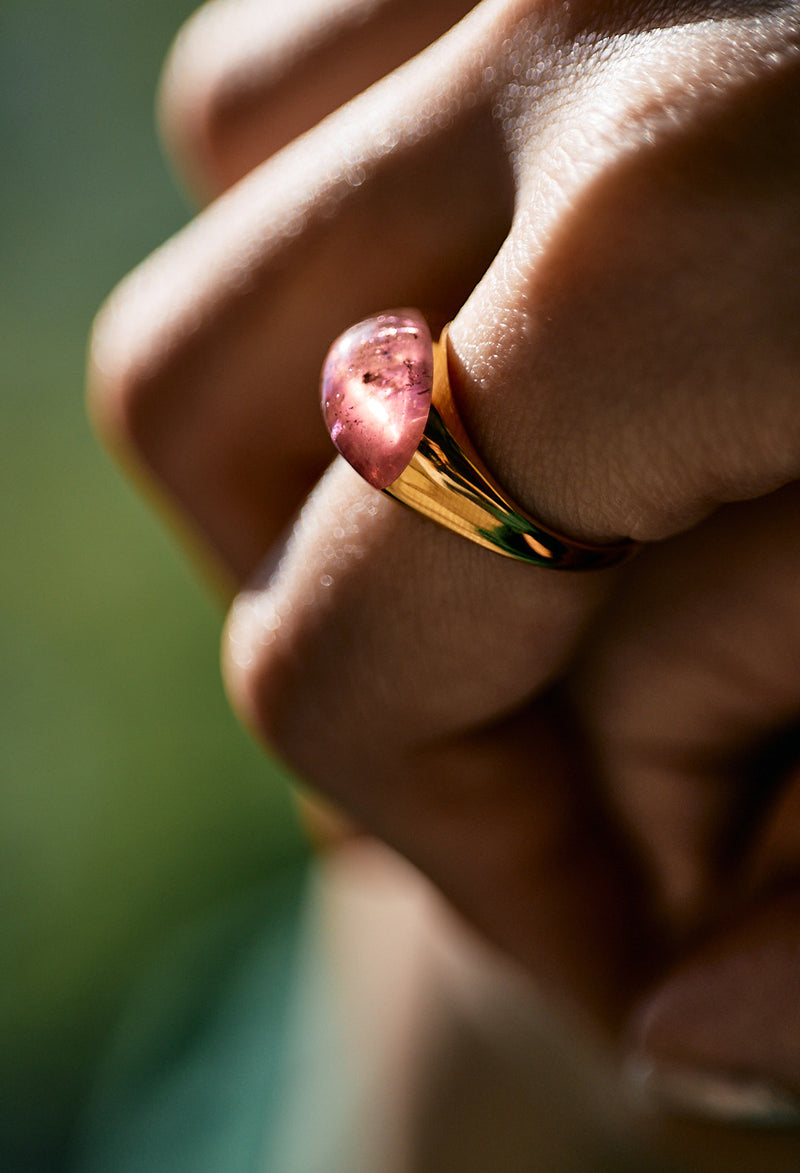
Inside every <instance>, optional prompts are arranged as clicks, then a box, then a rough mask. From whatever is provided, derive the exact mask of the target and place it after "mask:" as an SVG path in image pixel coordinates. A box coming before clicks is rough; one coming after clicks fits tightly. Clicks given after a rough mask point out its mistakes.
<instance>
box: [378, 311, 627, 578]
mask: <svg viewBox="0 0 800 1173" xmlns="http://www.w3.org/2000/svg"><path fill="white" fill-rule="evenodd" d="M433 349H434V376H433V397H432V405H431V410H430V415H429V416H428V422H427V423H426V425H425V433H424V435H423V437H422V440H421V441H420V445H419V447H418V448H417V450H416V452H415V453H414V455H413V457H412V458H411V462H410V463H409V464H408V465H407V467H406V468H405V469H404V470H403V472H402V473H401V474H400V476H399V477H398V478H397V479H396V480H395V481H393V482H392V483H391V485H389V486H388V487H387V488H386V489H385V490H384V492H385V493H388V495H389V496H390V497H394V499H395V500H396V501H400V502H401V504H403V505H407V506H408V507H409V509H413V510H414V511H415V512H416V513H421V514H423V516H425V517H428V518H430V519H431V520H432V521H435V522H437V523H438V524H439V525H443V526H444V527H445V528H446V529H450V530H452V531H453V532H454V533H457V534H460V535H461V537H464V538H469V539H470V541H472V542H477V544H478V545H479V546H485V547H486V548H487V549H489V550H495V551H496V552H497V553H499V554H504V555H505V556H506V557H508V558H516V559H518V560H519V561H521V562H529V563H531V564H533V565H534V566H546V567H549V568H550V569H552V570H601V569H603V568H605V567H608V566H617V565H618V564H619V563H620V562H623V561H624V560H625V559H626V558H629V557H630V556H631V554H632V553H634V551H635V550H636V549H637V548H638V545H637V543H636V542H632V541H623V542H618V543H616V544H614V545H610V544H609V545H591V544H589V543H586V542H576V541H573V540H572V538H566V537H564V536H563V535H560V534H556V533H554V532H553V531H552V530H549V529H547V528H546V527H545V526H543V525H542V524H541V523H540V522H538V521H536V520H534V518H532V517H531V516H530V515H529V514H527V513H525V512H524V511H523V510H522V509H520V508H519V507H518V506H516V505H514V503H513V502H512V501H511V500H510V499H509V497H507V496H506V494H505V493H504V492H503V490H502V489H501V488H500V487H499V486H498V485H497V483H496V482H495V481H494V479H493V478H492V476H491V474H490V473H489V472H488V471H487V470H486V469H485V468H484V466H483V463H482V462H481V460H480V458H479V457H478V455H477V453H476V452H475V450H474V449H473V447H472V445H471V444H470V442H469V439H468V437H467V434H466V432H465V430H464V426H463V424H462V423H461V420H460V419H459V416H458V412H457V411H456V407H455V404H454V402H453V397H452V393H451V390H450V379H449V375H448V367H447V327H445V329H444V331H443V332H442V336H441V338H440V339H439V342H438V345H437V344H435V345H434V348H433Z"/></svg>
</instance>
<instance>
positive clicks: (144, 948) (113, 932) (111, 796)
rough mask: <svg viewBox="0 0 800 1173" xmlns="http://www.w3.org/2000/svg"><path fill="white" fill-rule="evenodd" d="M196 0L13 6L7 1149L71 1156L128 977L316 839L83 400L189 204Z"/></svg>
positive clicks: (6, 372) (2, 970) (1, 583)
mask: <svg viewBox="0 0 800 1173" xmlns="http://www.w3.org/2000/svg"><path fill="white" fill-rule="evenodd" d="M193 7H194V5H193V4H192V3H191V2H190V0H72V2H71V3H69V4H67V3H66V2H64V0H2V2H0V63H1V64H0V144H1V149H2V155H1V156H0V158H1V160H2V172H1V173H0V175H1V178H0V258H2V259H1V262H0V354H2V377H3V389H2V399H0V403H1V404H2V410H1V412H0V453H1V454H2V455H1V458H0V541H1V543H2V545H1V546H0V550H2V573H1V574H0V615H2V624H0V645H1V646H2V651H1V652H0V665H2V674H1V675H0V786H2V792H1V795H2V797H1V799H0V811H1V812H2V819H1V821H0V834H1V835H2V854H0V869H1V872H0V874H1V875H2V881H0V901H1V902H2V904H1V908H0V915H1V917H2V919H1V920H0V925H2V937H0V941H2V966H1V967H0V1039H2V1048H1V1049H0V1064H2V1069H1V1070H0V1168H2V1169H4V1170H12V1169H17V1168H19V1169H25V1170H33V1169H37V1168H43V1169H48V1170H50V1169H56V1168H58V1167H59V1161H60V1155H61V1154H62V1153H63V1152H64V1151H66V1140H67V1136H68V1133H69V1128H70V1124H71V1121H72V1119H73V1117H74V1114H75V1111H76V1108H77V1107H78V1106H79V1104H80V1102H81V1099H82V1097H83V1096H84V1094H85V1089H86V1087H87V1084H88V1081H89V1080H90V1078H91V1072H92V1068H93V1064H94V1062H95V1060H96V1057H97V1055H98V1054H99V1053H100V1051H101V1050H102V1048H103V1046H104V1044H105V1041H106V1038H107V1035H108V1031H109V1028H110V1025H111V1024H112V1023H113V1022H114V1020H115V1017H116V1016H117V1015H118V1013H119V1009H120V1006H121V1005H122V1004H123V1002H124V999H125V996H126V994H127V992H128V989H129V987H130V985H131V982H132V980H133V978H134V976H135V975H136V973H137V972H138V970H139V969H140V968H141V966H142V964H143V963H144V961H145V959H146V958H147V957H148V956H149V955H150V954H152V953H153V952H154V951H157V949H158V947H159V945H160V943H162V942H163V941H164V940H165V939H166V938H167V937H168V936H169V934H170V933H171V932H172V931H173V930H174V928H175V927H176V926H177V925H179V924H180V923H182V922H183V921H185V920H186V919H187V918H190V917H191V916H192V915H193V913H196V912H197V911H198V910H201V909H203V908H210V907H212V906H213V905H214V904H215V903H219V902H221V901H224V900H225V899H227V898H228V897H230V896H231V895H232V894H234V893H235V892H237V891H240V890H243V889H244V888H246V887H247V886H248V885H250V884H253V883H256V882H258V881H259V880H260V879H261V878H263V877H264V875H265V874H267V873H268V872H269V870H270V869H271V868H274V867H276V866H278V865H279V864H280V863H282V862H283V861H285V860H286V859H287V858H289V857H293V856H296V855H297V854H298V853H299V852H301V850H302V847H301V843H300V837H299V833H298V831H297V827H296V824H295V821H294V818H293V814H292V810H291V806H290V802H289V799H288V797H287V793H286V788H285V786H284V784H283V782H282V781H281V780H280V779H279V778H278V777H277V775H276V772H275V771H274V770H273V769H271V768H270V766H269V764H268V763H267V762H266V761H265V760H264V759H263V758H262V757H261V755H260V754H259V752H258V751H257V750H256V749H255V748H254V747H253V746H251V745H250V743H249V742H248V740H247V738H246V737H245V735H244V734H243V733H241V732H240V731H239V729H238V728H237V727H236V726H235V724H234V722H233V719H232V718H231V716H230V715H229V713H228V709H227V706H226V703H225V700H224V698H223V695H222V691H221V687H220V684H219V680H218V671H217V644H218V634H219V626H220V615H219V613H218V612H217V610H216V608H215V606H214V604H213V603H212V602H211V601H210V599H209V598H207V597H206V595H205V593H204V591H203V590H202V588H201V587H200V586H199V585H197V584H196V583H195V582H194V580H193V577H192V574H191V572H190V570H189V568H188V567H187V566H186V565H185V564H184V562H183V561H182V559H181V557H180V555H179V554H178V553H177V552H176V551H175V550H174V549H173V548H172V545H171V543H170V541H169V539H168V537H167V536H166V535H165V533H164V532H162V529H161V528H160V526H159V523H158V521H157V520H156V519H154V518H152V517H151V516H150V515H149V513H148V511H147V508H146V507H145V506H144V505H142V504H141V503H140V502H139V501H138V500H137V499H136V497H135V495H134V493H133V492H132V491H131V490H130V489H129V488H128V487H127V486H126V485H125V483H124V482H123V481H122V478H121V477H120V476H119V474H118V473H117V471H116V470H115V469H114V468H113V467H112V465H111V462H110V461H109V460H108V459H107V458H106V457H105V456H104V455H103V453H102V452H101V451H100V450H99V447H98V445H97V443H96V442H95V440H94V438H93V436H92V435H91V433H90V431H89V428H88V425H87V423H86V421H85V418H84V411H83V370H84V352H85V346H86V336H87V332H88V330H89V326H90V323H91V319H92V316H93V314H94V312H95V310H96V308H97V306H98V304H99V303H100V302H101V300H102V299H103V297H104V296H105V295H106V294H107V293H108V291H109V290H110V289H111V288H112V286H113V285H114V284H115V282H116V281H117V280H118V279H119V278H120V277H121V276H122V275H123V274H124V273H125V272H126V271H127V270H128V269H129V268H131V267H132V266H133V265H134V264H136V263H137V261H139V260H140V259H141V258H142V257H143V256H144V255H145V254H146V253H147V252H149V251H150V250H151V249H152V248H154V247H155V246H156V245H157V244H158V243H159V242H160V241H161V240H163V239H164V238H165V237H166V236H168V235H169V234H170V233H172V232H173V231H174V230H175V229H176V228H177V227H179V226H180V224H181V223H182V222H184V221H185V220H186V219H187V218H188V216H189V215H190V210H189V209H188V208H187V206H186V204H185V203H184V202H183V200H182V197H181V196H180V195H179V193H178V192H177V191H176V189H175V187H174V185H173V184H172V182H171V180H170V178H169V175H168V172H167V169H166V167H165V165H164V163H163V161H162V159H161V156H160V153H159V148H158V144H157V141H156V135H155V132H154V129H153V117H152V107H153V93H154V91H155V86H156V83H157V79H158V73H159V68H160V64H161V62H162V60H163V58H164V55H165V52H166V50H167V48H168V46H169V43H170V41H171V39H172V37H173V36H174V34H175V32H176V31H177V29H178V28H179V26H180V24H181V22H182V21H183V20H184V19H185V18H186V16H187V15H188V14H189V12H190V11H191V10H192V8H193Z"/></svg>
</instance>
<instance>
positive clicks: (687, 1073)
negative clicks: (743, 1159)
mask: <svg viewBox="0 0 800 1173" xmlns="http://www.w3.org/2000/svg"><path fill="white" fill-rule="evenodd" d="M624 1073H625V1077H626V1080H627V1081H628V1083H629V1086H631V1087H632V1089H633V1092H634V1095H635V1098H636V1099H637V1100H638V1101H639V1102H640V1104H642V1105H644V1106H645V1107H648V1108H655V1109H661V1110H662V1111H667V1112H672V1113H675V1114H678V1115H689V1116H701V1117H705V1118H706V1119H708V1120H715V1121H718V1122H719V1123H723V1124H741V1125H747V1126H750V1127H760V1128H790V1127H796V1126H797V1125H798V1124H800V1100H798V1099H797V1098H796V1097H795V1096H793V1095H792V1094H791V1092H787V1091H785V1090H784V1089H782V1088H778V1087H775V1086H773V1085H771V1084H769V1083H767V1082H765V1081H763V1080H761V1079H758V1078H750V1077H748V1076H736V1075H731V1074H728V1073H720V1072H714V1071H694V1070H692V1069H690V1068H683V1067H680V1066H671V1065H667V1064H663V1063H661V1062H658V1061H655V1060H653V1059H650V1058H649V1057H647V1056H635V1057H633V1058H631V1059H629V1060H628V1061H627V1062H626V1064H625V1070H624Z"/></svg>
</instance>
